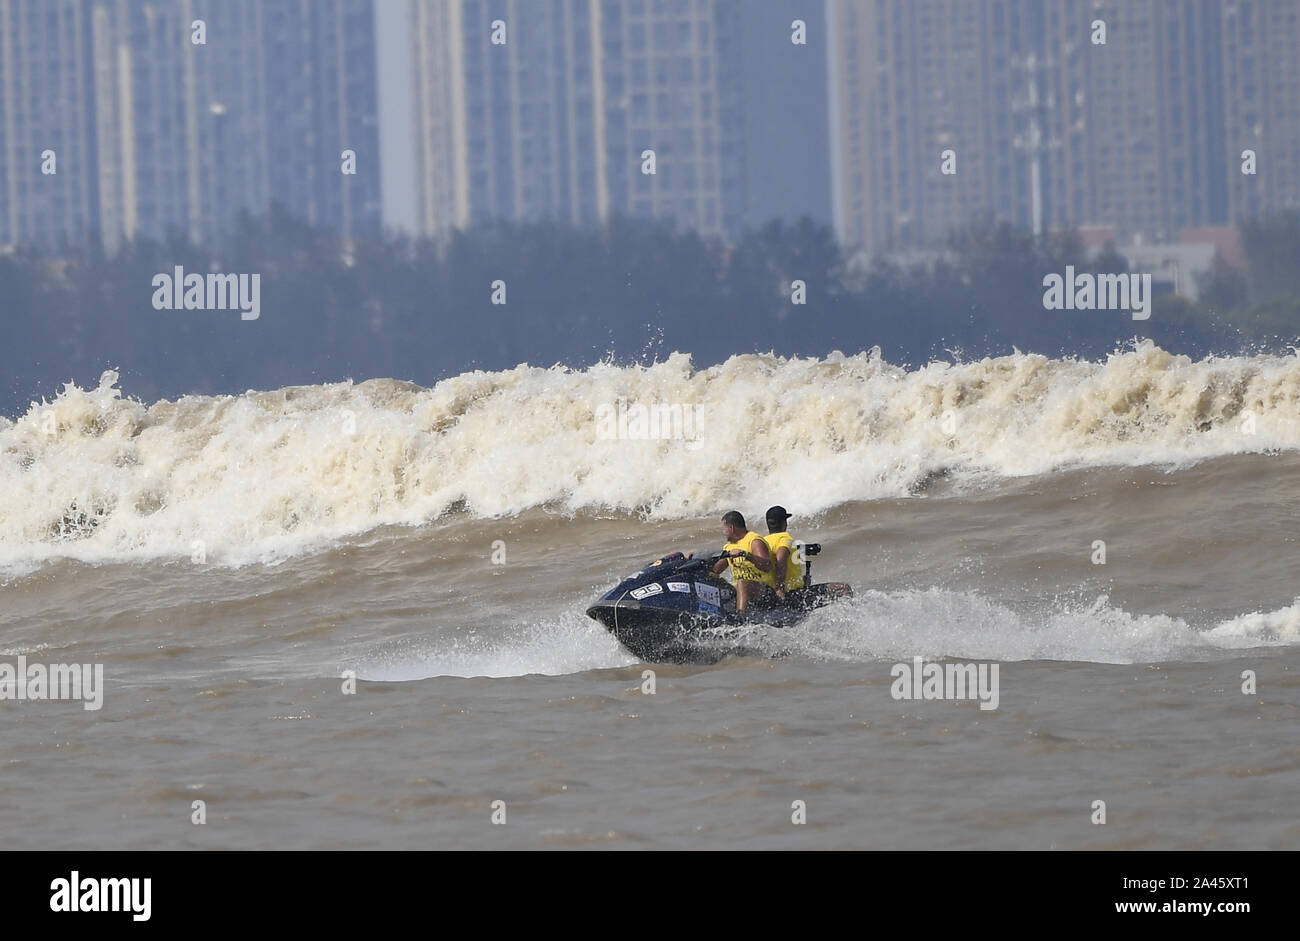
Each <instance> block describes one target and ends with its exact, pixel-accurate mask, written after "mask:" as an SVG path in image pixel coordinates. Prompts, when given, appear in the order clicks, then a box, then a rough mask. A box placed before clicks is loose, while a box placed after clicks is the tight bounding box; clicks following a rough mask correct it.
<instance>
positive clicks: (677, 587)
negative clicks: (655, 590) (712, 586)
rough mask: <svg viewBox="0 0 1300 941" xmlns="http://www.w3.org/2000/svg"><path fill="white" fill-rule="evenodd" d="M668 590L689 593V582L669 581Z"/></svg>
mask: <svg viewBox="0 0 1300 941" xmlns="http://www.w3.org/2000/svg"><path fill="white" fill-rule="evenodd" d="M668 590H669V591H681V592H685V593H686V594H688V595H689V594H690V593H691V583H690V582H669V583H668Z"/></svg>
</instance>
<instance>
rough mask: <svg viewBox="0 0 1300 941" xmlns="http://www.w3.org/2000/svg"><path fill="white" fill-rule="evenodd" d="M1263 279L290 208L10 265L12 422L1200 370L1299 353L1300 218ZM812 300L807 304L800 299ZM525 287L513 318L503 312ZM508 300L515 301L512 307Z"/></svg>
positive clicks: (3, 401) (1029, 245) (1009, 254)
mask: <svg viewBox="0 0 1300 941" xmlns="http://www.w3.org/2000/svg"><path fill="white" fill-rule="evenodd" d="M1243 244H1244V248H1245V252H1246V255H1247V260H1248V269H1247V270H1246V271H1245V272H1238V271H1235V270H1233V269H1230V268H1226V267H1221V268H1218V269H1216V270H1215V271H1213V272H1211V273H1210V275H1209V277H1207V278H1206V279H1205V281H1204V283H1203V284H1202V289H1203V294H1202V297H1201V300H1200V302H1199V303H1191V302H1190V301H1187V300H1186V299H1184V298H1179V297H1173V296H1165V297H1162V298H1159V299H1158V300H1157V301H1156V303H1155V306H1154V310H1153V312H1152V315H1151V317H1150V319H1149V320H1146V321H1133V320H1132V319H1131V318H1130V316H1129V315H1128V313H1126V312H1124V311H1077V310H1076V311H1049V310H1045V309H1044V305H1043V294H1044V288H1043V277H1044V275H1046V274H1048V273H1052V272H1056V273H1062V272H1064V271H1065V267H1066V265H1074V266H1075V268H1076V269H1077V270H1078V271H1085V270H1086V271H1092V272H1119V271H1124V270H1125V262H1124V259H1123V258H1122V257H1120V256H1119V255H1117V254H1116V253H1115V252H1114V251H1113V250H1108V251H1105V252H1103V253H1102V254H1101V255H1100V256H1098V257H1097V258H1095V259H1093V260H1092V261H1091V262H1086V261H1085V260H1084V259H1085V254H1086V253H1085V252H1084V250H1083V247H1082V245H1081V243H1080V241H1079V239H1078V237H1077V236H1076V235H1075V234H1073V233H1069V234H1064V235H1053V236H1046V237H1038V238H1036V237H1034V236H1032V235H1030V234H1027V233H1025V232H1023V231H1018V230H1015V229H1013V228H1011V227H1009V226H1006V225H992V224H988V225H975V226H972V227H970V228H968V229H967V230H965V231H963V232H960V233H957V234H956V235H955V236H954V237H953V239H952V241H951V243H950V245H949V246H948V250H947V251H946V252H944V253H942V254H941V255H939V256H937V257H933V258H930V259H928V260H925V261H919V262H915V263H908V264H902V263H895V262H890V261H888V260H884V259H877V260H876V261H875V262H874V263H872V264H871V265H869V266H867V267H866V268H865V269H864V268H861V267H856V266H854V265H850V264H847V263H846V259H845V257H844V255H843V253H842V252H841V249H840V248H839V246H838V245H837V244H836V240H835V237H834V234H833V232H832V231H831V230H830V229H829V228H827V227H825V226H819V225H817V224H814V223H813V222H811V221H810V220H807V219H804V220H801V221H798V222H794V223H786V222H781V221H773V222H770V223H768V224H767V225H765V226H764V227H762V228H761V229H758V230H754V231H749V232H747V233H745V234H744V235H743V236H742V237H741V238H740V239H739V240H738V241H736V242H735V243H734V244H724V243H722V242H720V241H712V240H707V239H704V238H701V237H700V236H699V235H698V234H696V233H694V232H689V231H677V230H675V229H674V228H673V227H672V226H671V225H669V224H667V223H656V222H646V221H641V220H630V219H614V220H612V221H611V222H610V223H609V224H608V225H606V226H603V227H600V228H576V227H572V226H569V225H563V224H558V223H553V222H535V223H527V224H510V223H496V224H491V225H483V226H479V227H475V228H471V229H468V230H464V231H460V232H457V233H455V234H454V235H452V236H451V237H450V238H448V239H447V240H445V241H444V242H433V241H430V240H425V239H411V238H409V237H405V236H396V235H389V236H385V237H382V238H376V239H373V240H368V241H359V242H356V243H355V244H352V245H343V244H340V243H339V242H338V240H337V239H336V238H334V237H331V236H328V235H326V234H325V233H323V232H321V231H317V230H314V229H313V228H311V227H310V226H308V225H306V224H304V223H303V222H302V221H300V220H297V219H294V218H291V217H289V216H288V215H286V214H285V213H284V212H283V211H281V210H279V209H273V210H272V211H271V212H269V213H268V214H266V215H265V216H260V217H256V218H254V217H250V216H244V217H242V218H241V219H240V220H239V222H238V225H237V227H236V230H235V231H234V232H233V233H232V235H231V236H230V237H229V238H228V239H227V240H226V241H225V242H224V243H223V244H220V245H217V246H210V247H203V246H198V245H194V244H192V243H190V242H189V241H187V240H186V239H184V238H179V237H172V238H170V239H168V240H166V241H140V242H138V243H135V244H133V245H132V246H130V247H129V248H128V249H127V250H125V251H124V252H122V253H119V254H118V255H116V256H115V257H113V258H105V257H101V256H97V255H94V254H89V255H86V256H85V257H78V258H67V259H50V258H47V257H40V256H36V255H28V254H23V253H17V254H9V255H3V256H0V298H2V301H0V304H3V317H2V318H0V413H2V414H5V415H9V416H10V417H12V416H13V415H15V414H16V413H18V412H20V411H22V410H23V409H25V408H26V406H27V403H28V402H30V401H32V400H33V399H38V398H40V397H52V396H53V395H54V394H55V393H56V392H57V390H58V388H59V387H60V386H61V384H62V383H63V382H65V381H68V380H75V381H76V382H77V383H78V384H79V385H83V386H85V385H86V384H87V383H90V384H92V385H93V384H94V382H95V381H97V379H98V377H99V374H100V372H101V371H102V370H104V369H106V368H110V367H112V368H117V369H119V371H120V372H121V374H122V384H123V388H124V389H125V390H126V392H127V393H128V394H130V395H132V396H134V397H138V398H141V399H143V400H145V401H152V400H154V399H157V398H162V397H168V398H171V397H175V396H178V395H182V394H185V393H207V394H215V393H228V392H242V391H244V390H246V389H249V388H277V387H280V386H285V385H296V384H302V383H319V382H330V381H337V380H341V379H346V378H353V379H357V380H361V379H367V378H372V377H376V376H384V377H395V378H405V379H412V380H414V381H416V382H419V383H422V384H426V385H428V384H431V383H433V382H435V381H436V380H438V379H440V378H443V377H446V376H449V375H455V374H457V373H461V372H464V371H467V370H470V369H502V368H506V367H511V366H515V365H517V364H519V363H521V362H527V363H531V364H534V365H541V366H550V365H553V364H555V363H564V364H566V365H570V366H574V367H583V366H586V365H589V364H591V363H594V362H596V361H599V360H603V359H612V360H613V361H614V362H617V363H631V362H649V361H652V360H654V359H656V358H663V357H665V356H666V355H667V354H668V353H670V352H672V351H674V350H682V351H685V352H689V353H690V354H692V356H693V357H694V361H695V363H696V365H697V366H706V365H711V364H713V363H717V362H721V361H722V360H724V359H726V358H727V357H729V356H731V355H734V354H736V353H744V352H768V351H773V352H775V353H777V354H779V355H783V356H792V355H798V356H810V355H817V356H821V355H825V354H826V353H827V352H829V351H831V350H834V349H839V350H843V351H844V352H847V353H852V352H858V351H861V350H865V349H870V348H871V347H873V346H879V347H880V348H881V350H882V353H883V355H884V356H885V358H886V359H888V360H889V361H890V362H893V363H900V364H920V363H924V362H926V361H928V360H930V359H932V358H943V359H948V358H953V357H960V358H965V359H972V358H980V357H984V356H988V355H1000V354H1004V353H1009V352H1011V351H1012V349H1013V348H1015V349H1020V350H1021V351H1024V352H1029V351H1035V352H1041V353H1045V354H1048V355H1052V356H1061V355H1075V356H1080V357H1087V358H1096V357H1101V356H1104V355H1105V354H1107V353H1109V352H1112V351H1113V350H1115V349H1116V348H1117V347H1122V346H1123V345H1125V344H1126V343H1127V342H1128V341H1130V340H1131V339H1133V338H1134V337H1149V338H1151V339H1153V340H1155V342H1157V343H1158V344H1159V345H1161V346H1162V347H1164V348H1166V349H1169V350H1172V351H1176V352H1183V353H1187V354H1190V355H1193V356H1201V355H1205V354H1206V353H1210V352H1222V353H1227V352H1238V351H1241V350H1256V349H1262V348H1278V349H1280V348H1284V347H1285V346H1286V345H1287V344H1289V343H1291V342H1293V341H1295V340H1296V338H1297V336H1298V335H1300V214H1297V213H1294V212H1291V213H1285V214H1282V215H1279V216H1276V217H1274V218H1271V219H1268V220H1264V221H1261V222H1258V223H1253V224H1251V225H1248V226H1246V227H1244V229H1243ZM177 265H179V266H182V267H183V269H184V270H185V271H186V272H197V273H206V272H209V271H218V272H226V273H248V274H251V273H257V274H259V275H260V276H261V277H260V280H261V316H260V318H259V319H257V320H255V321H247V322H245V321H242V320H241V319H240V316H239V313H238V312H237V311H210V310H155V309H154V307H153V305H152V298H153V295H154V287H153V279H154V277H155V275H157V274H160V273H167V274H170V273H171V272H172V271H173V269H174V268H175V267H176V266H177ZM796 281H801V282H803V285H804V289H803V290H804V297H805V300H806V302H805V303H803V304H796V303H793V302H792V296H794V295H795V294H796V293H797V291H798V286H797V285H794V284H793V282H796ZM494 282H504V298H505V301H506V302H505V303H504V304H496V303H493V295H494V293H496V294H497V299H500V295H501V291H500V290H497V291H496V292H494V288H493V286H494ZM498 287H500V286H498Z"/></svg>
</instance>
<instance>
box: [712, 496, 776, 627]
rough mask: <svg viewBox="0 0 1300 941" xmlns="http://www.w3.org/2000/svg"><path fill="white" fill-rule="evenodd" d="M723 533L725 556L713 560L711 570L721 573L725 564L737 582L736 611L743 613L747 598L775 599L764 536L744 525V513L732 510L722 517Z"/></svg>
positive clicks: (762, 601) (759, 599)
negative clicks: (742, 514)
mask: <svg viewBox="0 0 1300 941" xmlns="http://www.w3.org/2000/svg"><path fill="white" fill-rule="evenodd" d="M722 534H723V536H725V537H726V540H727V544H726V545H725V546H723V547H722V548H723V551H724V552H726V553H727V556H726V557H725V558H722V559H719V560H718V561H717V562H715V563H714V564H713V574H714V575H721V574H722V570H723V569H724V568H726V567H727V566H730V567H731V577H732V579H733V580H734V581H735V583H736V611H737V612H738V613H743V612H744V611H745V609H746V608H747V607H748V606H749V604H750V602H754V603H757V604H770V603H772V602H773V601H775V591H776V582H775V580H774V578H775V576H774V573H773V568H772V554H771V553H770V552H768V550H767V543H766V542H764V541H763V537H762V536H760V535H759V534H758V533H756V532H752V531H751V530H750V529H749V527H748V526H746V525H745V517H743V516H741V515H740V513H738V512H737V511H735V510H732V511H730V512H729V513H727V515H726V516H724V517H722Z"/></svg>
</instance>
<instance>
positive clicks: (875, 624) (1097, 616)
mask: <svg viewBox="0 0 1300 941" xmlns="http://www.w3.org/2000/svg"><path fill="white" fill-rule="evenodd" d="M1298 604H1300V602H1298ZM748 642H751V643H753V642H757V643H758V644H759V645H760V646H761V647H762V649H765V650H768V651H770V652H773V653H786V654H794V655H797V656H804V657H809V658H813V659H826V660H848V661H861V660H891V659H892V660H898V661H907V660H910V658H912V657H914V656H920V657H923V658H926V659H927V660H930V659H938V658H943V657H949V658H958V659H960V658H966V659H971V660H992V661H999V662H1014V661H1022V660H1060V661H1078V662H1088V663H1155V662H1165V661H1174V660H1183V659H1188V658H1195V657H1197V656H1204V655H1206V654H1210V653H1211V652H1212V651H1218V650H1233V649H1246V648H1252V647H1264V646H1282V645H1293V644H1297V643H1300V607H1297V606H1291V607H1288V608H1283V609H1281V610H1280V611H1275V612H1271V613H1268V614H1250V615H1243V616H1241V617H1238V618H1234V619H1232V620H1229V621H1225V622H1223V623H1222V624H1220V625H1218V626H1216V627H1214V628H1212V629H1209V630H1198V629H1196V628H1193V627H1191V626H1190V625H1189V624H1188V623H1187V622H1186V621H1185V620H1183V619H1182V618H1177V617H1171V616H1169V615H1165V614H1130V613H1128V612H1126V611H1124V610H1123V609H1121V608H1119V607H1116V606H1113V605H1112V604H1111V603H1110V600H1109V598H1108V597H1107V596H1104V595H1103V596H1101V597H1099V598H1097V600H1096V601H1095V602H1093V603H1092V604H1090V605H1084V604H1069V603H1061V602H1053V603H1051V604H1050V605H1045V606H1044V607H1043V608H1042V609H1041V610H1038V611H1033V612H1021V611H1016V610H1012V609H1011V608H1009V607H1007V606H1005V605H1002V604H999V603H996V602H993V601H990V600H988V599H985V598H982V597H980V596H979V595H977V594H975V593H973V592H951V591H945V590H942V589H938V588H931V589H929V590H926V591H906V592H893V593H884V592H878V591H867V592H864V593H862V594H860V595H858V596H856V597H855V598H854V599H853V600H852V601H850V602H848V603H845V604H840V605H835V606H832V607H828V608H824V609H822V610H819V611H816V612H814V613H813V615H812V617H810V618H809V620H808V621H806V622H804V623H803V624H802V625H799V626H797V627H795V628H793V629H789V630H785V631H777V630H772V629H758V630H756V631H755V633H754V636H753V637H751V638H748Z"/></svg>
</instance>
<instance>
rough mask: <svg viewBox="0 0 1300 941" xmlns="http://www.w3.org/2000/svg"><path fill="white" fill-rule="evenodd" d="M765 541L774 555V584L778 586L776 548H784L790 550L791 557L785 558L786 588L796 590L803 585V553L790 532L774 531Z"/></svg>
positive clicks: (764, 538)
mask: <svg viewBox="0 0 1300 941" xmlns="http://www.w3.org/2000/svg"><path fill="white" fill-rule="evenodd" d="M763 541H764V542H765V543H767V549H768V552H770V553H771V555H772V586H773V587H776V567H777V561H776V550H777V549H780V548H782V547H783V546H784V547H785V548H786V549H789V550H790V558H788V559H786V560H785V590H786V591H794V590H795V589H797V588H802V587H804V586H803V553H802V552H800V551H799V546H798V545H796V544H795V541H794V539H792V538H791V537H790V534H789V533H786V532H781V533H772V534H771V535H768V536H764V537H763Z"/></svg>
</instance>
